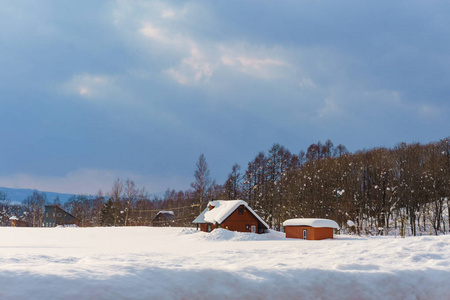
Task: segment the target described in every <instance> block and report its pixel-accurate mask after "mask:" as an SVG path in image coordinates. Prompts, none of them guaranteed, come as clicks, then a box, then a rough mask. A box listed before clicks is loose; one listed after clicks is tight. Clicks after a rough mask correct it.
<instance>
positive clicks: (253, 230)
mask: <svg viewBox="0 0 450 300" xmlns="http://www.w3.org/2000/svg"><path fill="white" fill-rule="evenodd" d="M251 231H252V233H256V225H252V227H251Z"/></svg>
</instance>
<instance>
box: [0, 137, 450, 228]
mask: <svg viewBox="0 0 450 300" xmlns="http://www.w3.org/2000/svg"><path fill="white" fill-rule="evenodd" d="M449 143H450V138H446V139H443V140H441V141H439V142H434V143H429V144H426V145H421V144H419V143H412V144H406V143H401V144H399V145H397V146H396V147H394V148H375V149H370V150H361V151H357V152H355V153H350V152H349V151H347V149H346V147H345V146H343V145H338V146H336V147H335V146H334V144H333V143H332V142H331V141H330V140H327V141H326V142H324V143H321V142H318V143H317V144H312V145H310V146H309V147H308V149H307V150H306V152H305V151H300V152H299V153H292V152H290V151H289V150H288V149H286V148H285V147H284V146H282V145H279V144H274V145H273V146H272V147H271V148H270V149H269V150H268V152H267V153H265V152H260V153H258V154H257V155H256V156H255V158H254V159H253V160H252V161H250V162H249V163H248V165H247V168H246V169H245V170H242V169H241V166H239V165H238V164H234V165H233V166H232V167H231V171H230V173H229V174H228V177H227V180H226V181H225V182H224V183H223V184H217V183H216V182H215V181H214V180H212V178H211V175H210V170H209V167H208V163H207V161H206V157H205V156H204V155H203V154H202V155H200V157H199V159H198V161H197V164H196V168H195V171H194V180H193V182H192V184H191V189H188V190H186V191H175V190H170V189H168V190H167V191H166V192H165V194H164V195H163V196H162V197H155V196H153V197H151V196H150V195H149V193H148V192H147V191H146V190H145V188H141V189H139V188H137V187H136V186H135V184H134V182H133V181H132V180H130V179H127V180H125V181H123V180H121V179H117V180H116V181H115V182H114V183H113V186H112V188H111V190H110V191H109V192H107V193H106V194H103V192H102V191H99V193H98V194H97V195H95V196H86V195H79V196H74V197H72V198H70V199H69V201H68V202H66V203H64V204H63V205H61V203H58V201H59V200H58V199H54V201H53V204H57V205H60V206H62V207H63V208H64V209H65V210H67V211H68V212H70V213H71V214H73V215H74V216H76V217H77V218H78V219H79V220H80V222H81V224H82V226H136V225H140V226H142V225H150V224H151V220H152V219H153V217H154V216H155V215H156V213H157V212H158V211H159V210H173V211H174V213H175V215H176V216H177V218H176V219H175V221H174V223H173V225H174V226H191V225H192V223H191V222H192V220H193V219H194V218H195V217H196V215H198V213H199V212H201V211H202V209H204V208H205V207H206V204H207V202H208V201H210V200H213V199H224V200H227V199H242V200H245V201H247V202H248V203H249V205H250V206H251V207H252V208H253V209H254V210H255V211H256V212H257V213H258V214H259V215H260V216H261V217H262V218H263V219H264V220H265V221H266V222H267V223H268V224H269V225H270V226H271V227H272V228H273V229H276V230H280V229H282V223H283V221H284V220H286V219H290V218H300V217H314V218H329V219H333V220H335V221H337V222H338V224H339V225H340V227H341V228H342V229H343V230H344V231H353V232H355V233H357V234H390V233H391V234H392V233H396V234H397V233H398V234H401V235H418V234H424V233H427V234H430V233H432V234H439V233H445V232H448V231H449V229H450V228H449V227H450V226H449V224H450V205H449V198H450V197H449V194H450V145H449ZM2 199H4V200H2ZM5 199H6V195H2V194H0V222H2V223H1V224H2V225H3V224H4V223H6V220H5V216H7V215H11V214H12V213H15V214H18V215H21V216H22V217H23V218H24V219H25V220H26V221H28V222H30V224H32V225H33V226H40V224H42V222H43V221H42V220H43V209H42V206H43V205H44V204H45V203H49V201H47V199H46V196H45V194H41V193H38V192H34V193H33V194H32V195H31V196H29V197H28V198H27V199H25V200H24V201H23V203H22V204H21V205H8V204H7V202H6V200H5ZM353 225H354V226H353Z"/></svg>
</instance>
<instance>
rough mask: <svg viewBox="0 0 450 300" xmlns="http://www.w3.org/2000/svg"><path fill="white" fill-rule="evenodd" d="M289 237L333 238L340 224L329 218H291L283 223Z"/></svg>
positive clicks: (307, 238) (309, 238)
mask: <svg viewBox="0 0 450 300" xmlns="http://www.w3.org/2000/svg"><path fill="white" fill-rule="evenodd" d="M283 226H284V231H285V232H286V237H287V238H294V239H304V240H323V239H332V238H333V230H334V229H339V226H338V224H337V223H336V222H335V221H333V220H328V219H289V220H286V221H284V223H283Z"/></svg>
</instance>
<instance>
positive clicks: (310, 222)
mask: <svg viewBox="0 0 450 300" xmlns="http://www.w3.org/2000/svg"><path fill="white" fill-rule="evenodd" d="M283 226H311V227H330V228H336V229H339V225H338V224H337V223H336V222H335V221H333V220H328V219H312V218H300V219H289V220H286V221H284V222H283Z"/></svg>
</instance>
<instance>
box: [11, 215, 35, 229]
mask: <svg viewBox="0 0 450 300" xmlns="http://www.w3.org/2000/svg"><path fill="white" fill-rule="evenodd" d="M9 220H10V221H11V227H30V224H29V223H28V222H25V221H21V220H19V219H18V218H17V217H11V218H9Z"/></svg>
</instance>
